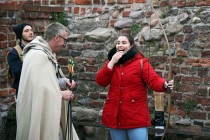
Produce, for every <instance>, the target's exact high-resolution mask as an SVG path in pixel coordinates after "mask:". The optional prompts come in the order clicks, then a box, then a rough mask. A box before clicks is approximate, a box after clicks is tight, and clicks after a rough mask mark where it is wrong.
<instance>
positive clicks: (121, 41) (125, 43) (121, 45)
mask: <svg viewBox="0 0 210 140" xmlns="http://www.w3.org/2000/svg"><path fill="white" fill-rule="evenodd" d="M131 47H132V46H131V45H130V42H129V40H128V38H127V37H125V36H120V37H118V39H117V42H116V49H117V51H122V52H123V54H125V53H126V52H127V51H128V50H129V49H130V48H131Z"/></svg>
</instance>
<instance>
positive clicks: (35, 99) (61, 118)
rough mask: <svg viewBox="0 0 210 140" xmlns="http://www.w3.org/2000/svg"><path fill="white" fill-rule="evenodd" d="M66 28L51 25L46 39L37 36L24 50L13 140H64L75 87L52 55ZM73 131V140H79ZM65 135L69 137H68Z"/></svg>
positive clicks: (66, 30)
mask: <svg viewBox="0 0 210 140" xmlns="http://www.w3.org/2000/svg"><path fill="white" fill-rule="evenodd" d="M68 34H69V31H68V29H67V28H66V27H65V26H63V25H62V24H60V23H52V24H50V25H49V26H48V28H47V29H46V32H45V39H43V38H42V37H40V36H37V37H36V38H35V39H34V40H33V41H32V42H30V43H29V44H28V45H27V46H25V48H24V50H23V55H24V59H23V67H22V73H21V78H20V85H19V91H18V98H17V108H16V113H17V134H16V140H65V138H64V137H65V135H66V134H65V132H66V128H67V127H66V125H67V124H66V120H67V119H66V118H67V114H66V112H67V110H66V104H67V102H68V101H69V100H72V99H73V97H74V95H73V93H72V91H71V90H68V89H66V90H61V87H65V86H66V85H67V86H69V87H70V88H74V87H75V85H76V83H75V82H74V81H73V82H72V84H71V83H70V82H69V80H68V79H67V78H65V77H64V75H63V73H62V71H61V70H60V68H59V67H58V63H57V60H56V55H55V53H56V52H58V51H60V49H61V48H62V47H63V46H64V45H65V44H66V39H67V37H68ZM72 128H73V132H72V134H73V140H79V138H78V136H77V134H76V131H75V130H74V127H72ZM67 135H68V134H67Z"/></svg>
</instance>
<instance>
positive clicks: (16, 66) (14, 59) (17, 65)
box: [7, 49, 23, 79]
mask: <svg viewBox="0 0 210 140" xmlns="http://www.w3.org/2000/svg"><path fill="white" fill-rule="evenodd" d="M7 61H8V64H9V69H10V71H11V72H12V73H13V74H14V76H15V78H17V79H19V78H20V74H21V69H22V65H23V62H22V60H21V59H20V57H19V55H18V52H17V51H16V50H15V49H12V51H11V52H9V54H8V56H7Z"/></svg>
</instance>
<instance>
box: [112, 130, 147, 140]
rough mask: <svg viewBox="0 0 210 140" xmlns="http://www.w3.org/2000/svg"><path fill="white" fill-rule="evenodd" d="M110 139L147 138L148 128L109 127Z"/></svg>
mask: <svg viewBox="0 0 210 140" xmlns="http://www.w3.org/2000/svg"><path fill="white" fill-rule="evenodd" d="M109 132H110V134H111V138H112V140H148V128H147V127H141V128H133V129H113V128H109Z"/></svg>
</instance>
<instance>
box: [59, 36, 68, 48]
mask: <svg viewBox="0 0 210 140" xmlns="http://www.w3.org/2000/svg"><path fill="white" fill-rule="evenodd" d="M59 37H60V38H63V40H64V46H66V45H67V43H68V40H67V39H65V38H64V37H62V36H61V35H59Z"/></svg>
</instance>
